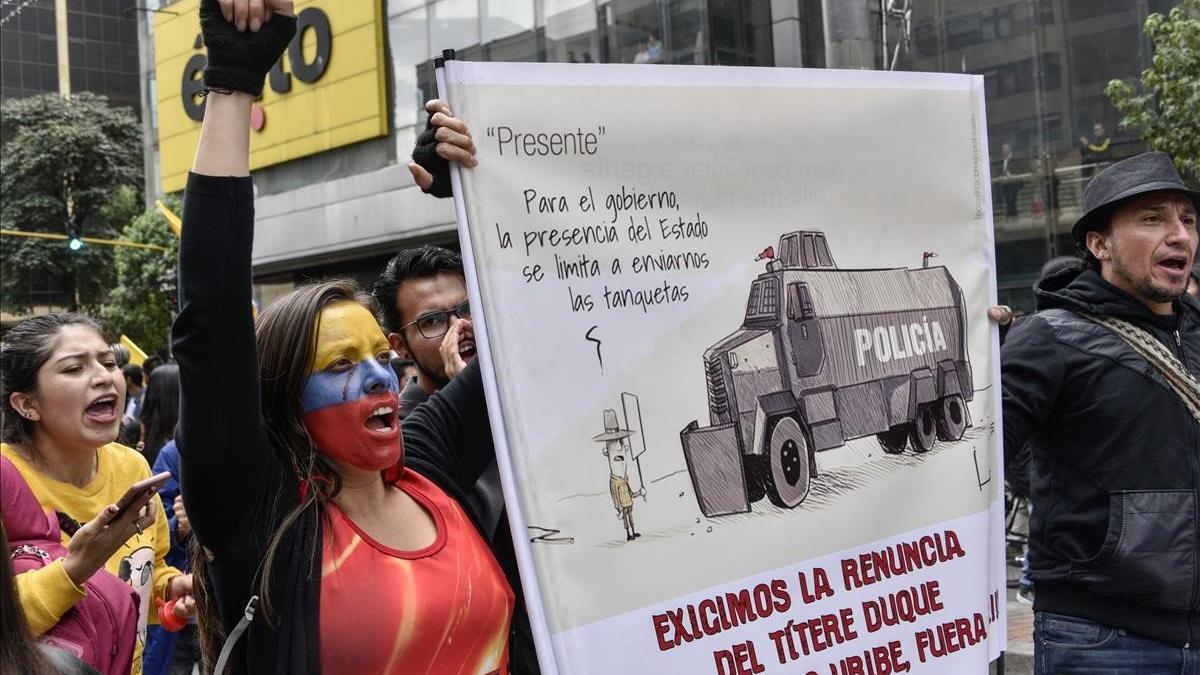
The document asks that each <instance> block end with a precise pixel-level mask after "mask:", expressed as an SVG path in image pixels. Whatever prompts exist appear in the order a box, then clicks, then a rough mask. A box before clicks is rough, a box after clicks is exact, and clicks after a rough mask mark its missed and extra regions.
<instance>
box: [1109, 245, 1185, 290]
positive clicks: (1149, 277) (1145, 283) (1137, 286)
mask: <svg viewBox="0 0 1200 675" xmlns="http://www.w3.org/2000/svg"><path fill="white" fill-rule="evenodd" d="M1112 263H1113V274H1115V275H1116V276H1118V277H1120V278H1122V279H1124V280H1125V282H1126V283H1127V284H1129V286H1130V288H1133V289H1134V290H1136V291H1137V292H1138V294H1140V295H1141V296H1142V297H1143V298H1145V299H1146V300H1149V301H1151V302H1164V303H1166V302H1175V300H1176V299H1178V298H1179V297H1180V296H1181V295H1183V294H1184V293H1186V292H1187V280H1186V279H1185V280H1184V283H1183V284H1181V285H1180V287H1179V288H1171V287H1169V286H1163V285H1160V284H1157V283H1155V282H1154V276H1153V274H1152V273H1150V272H1147V273H1146V277H1145V278H1144V279H1137V278H1135V277H1134V276H1133V275H1132V274H1131V273H1129V272H1128V270H1127V268H1126V267H1125V265H1124V263H1122V261H1121V251H1120V249H1119V248H1118V247H1117V246H1116V244H1115V242H1114V244H1113V246H1112Z"/></svg>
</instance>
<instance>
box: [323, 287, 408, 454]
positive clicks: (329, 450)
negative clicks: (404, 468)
mask: <svg viewBox="0 0 1200 675" xmlns="http://www.w3.org/2000/svg"><path fill="white" fill-rule="evenodd" d="M388 351H389V347H388V342H387V338H386V337H384V335H383V331H382V330H381V329H380V328H379V324H378V323H376V321H375V317H373V316H371V313H370V312H368V311H367V309H366V308H365V307H363V306H362V305H360V304H358V303H357V302H339V303H335V304H333V305H330V306H328V307H326V308H325V309H324V310H322V311H321V315H320V317H319V318H318V319H317V348H316V353H315V355H314V357H313V362H312V363H311V364H310V365H309V376H308V381H307V382H306V383H305V385H304V393H303V394H301V396H300V405H301V408H302V409H303V411H304V426H305V428H306V429H308V434H309V435H310V436H312V439H313V442H315V443H316V445H317V450H319V451H320V452H321V453H322V454H324V455H326V456H328V457H330V458H332V459H334V460H336V461H338V462H341V463H345V464H349V465H351V466H354V467H358V468H360V469H363V470H366V471H382V470H383V469H386V468H388V467H390V466H394V465H396V464H397V463H399V462H400V458H401V456H402V455H403V446H402V445H401V441H400V418H399V415H398V410H399V391H400V383H399V381H398V380H397V378H396V374H395V372H394V371H392V368H391V366H389V365H388V364H387V356H388Z"/></svg>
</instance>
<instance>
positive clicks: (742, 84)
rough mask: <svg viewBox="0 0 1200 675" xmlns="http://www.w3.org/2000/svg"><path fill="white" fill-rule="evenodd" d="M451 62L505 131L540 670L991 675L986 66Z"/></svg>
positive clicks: (499, 289) (509, 385)
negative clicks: (856, 68) (950, 71)
mask: <svg viewBox="0 0 1200 675" xmlns="http://www.w3.org/2000/svg"><path fill="white" fill-rule="evenodd" d="M443 77H444V82H443V84H444V89H443V91H444V96H445V97H446V98H448V99H449V101H450V105H451V107H452V109H453V110H454V111H455V113H456V114H457V115H458V116H459V117H461V118H463V119H464V120H466V122H467V123H468V124H469V125H470V126H471V128H472V131H473V134H474V136H475V138H476V143H477V146H478V158H479V166H478V168H477V169H472V170H463V171H462V172H461V184H460V185H459V188H460V190H459V203H458V206H459V210H460V220H462V221H464V222H463V223H462V224H463V225H464V232H465V233H466V237H467V240H464V252H465V253H466V254H467V259H468V267H469V270H468V280H469V282H470V283H471V284H473V285H474V286H475V288H474V289H473V291H474V292H475V293H476V294H477V297H480V298H481V300H482V312H481V311H480V310H479V309H478V308H477V309H476V317H477V319H476V333H477V339H478V341H479V343H480V345H481V347H483V349H482V350H481V352H482V353H481V358H482V359H483V365H484V368H485V373H487V374H488V376H489V377H490V378H491V380H490V382H489V392H488V394H489V404H490V406H491V410H492V415H493V428H494V430H495V431H496V432H497V438H498V445H499V446H502V447H501V450H502V451H503V453H502V454H503V455H504V456H503V457H502V461H501V474H502V477H503V479H504V481H505V488H506V491H507V493H508V496H509V504H510V507H509V510H510V513H511V517H512V518H513V520H514V523H513V531H514V532H519V533H524V536H523V537H519V539H520V541H518V548H519V549H520V550H519V555H520V556H521V557H522V558H523V562H524V563H525V566H524V570H523V574H524V578H525V584H526V594H527V597H528V598H529V601H530V604H531V605H532V606H531V612H532V613H533V614H534V615H535V619H536V624H537V625H538V628H539V630H540V633H541V634H540V638H541V642H540V645H539V647H540V650H539V651H540V652H541V658H542V661H543V668H544V672H547V673H554V672H559V673H572V674H575V673H596V674H608V673H617V672H620V673H698V674H716V675H741V674H748V673H801V674H805V675H807V674H819V675H826V674H828V675H853V674H862V675H884V674H887V673H893V672H913V673H955V674H960V673H981V672H986V668H987V663H988V661H989V659H993V658H995V657H996V655H997V654H998V653H999V651H1000V650H1001V649H1002V648H1003V646H1004V639H1005V637H1004V622H1003V605H1004V596H1003V591H1002V588H1003V586H1002V583H1003V582H1002V581H1000V580H1001V579H1002V578H1003V568H1002V566H1003V559H1002V542H1003V535H1002V532H1003V530H1002V525H1001V520H1002V517H1001V513H1002V487H1001V482H1002V481H1001V478H1000V476H1001V472H1000V467H999V444H1000V439H999V437H998V435H997V433H996V428H997V419H998V415H999V409H998V408H999V406H998V400H997V398H998V397H997V390H998V387H997V386H996V385H997V383H998V360H997V348H996V341H995V335H994V331H993V329H992V328H991V327H990V326H989V324H988V321H987V319H986V316H985V310H986V308H987V307H988V306H989V305H990V304H993V303H994V300H995V277H994V271H993V270H994V262H993V246H992V234H991V232H992V230H991V222H990V214H991V209H990V204H989V203H988V202H989V192H990V191H989V190H988V189H987V186H988V185H989V181H988V173H987V163H986V161H985V155H986V138H985V137H984V131H983V130H984V128H985V125H984V121H983V80H982V78H978V77H969V76H953V75H941V74H929V75H926V74H896V73H875V72H842V71H828V70H791V69H783V68H763V69H752V68H711V67H672V66H642V65H603V66H602V65H567V64H501V63H491V64H487V63H464V62H458V61H450V62H448V63H447V64H446V68H445V72H444V73H443ZM481 324H482V325H481ZM484 333H485V334H484Z"/></svg>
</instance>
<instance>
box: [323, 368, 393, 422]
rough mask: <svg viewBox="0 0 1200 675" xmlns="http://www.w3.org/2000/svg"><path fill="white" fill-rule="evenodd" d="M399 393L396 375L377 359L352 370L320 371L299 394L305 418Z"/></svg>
mask: <svg viewBox="0 0 1200 675" xmlns="http://www.w3.org/2000/svg"><path fill="white" fill-rule="evenodd" d="M388 391H390V392H392V393H396V394H398V393H399V392H400V381H399V379H398V378H397V377H396V371H394V370H392V368H391V366H389V365H388V364H386V363H380V362H379V361H377V360H375V359H366V360H363V361H360V362H359V363H358V365H356V366H355V367H353V368H349V369H346V370H340V371H329V370H325V371H318V372H315V373H313V374H312V375H309V376H308V380H307V381H306V382H305V383H304V392H303V393H302V394H300V408H301V410H303V412H304V413H305V414H307V413H310V412H314V411H317V410H320V409H321V408H327V407H329V406H332V405H339V404H341V403H347V402H350V401H354V400H357V399H359V398H361V397H363V396H366V395H368V394H374V393H384V392H388Z"/></svg>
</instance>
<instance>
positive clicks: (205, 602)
mask: <svg viewBox="0 0 1200 675" xmlns="http://www.w3.org/2000/svg"><path fill="white" fill-rule="evenodd" d="M191 559H192V597H194V598H195V599H196V633H197V635H196V641H197V643H198V644H197V646H198V647H199V648H200V672H202V673H211V672H213V669H214V668H215V667H216V665H217V656H218V655H219V654H220V653H221V645H222V643H224V642H225V628H224V627H223V626H222V625H221V617H220V616H219V615H218V613H217V596H216V595H215V594H214V593H213V587H212V579H211V578H210V575H209V573H208V564H209V555H208V551H207V550H205V548H204V546H202V545H201V544H200V541H199V540H198V539H196V537H192V550H191Z"/></svg>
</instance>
